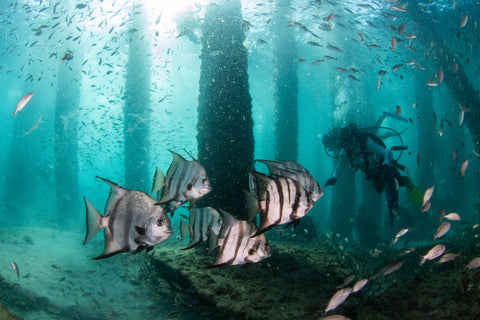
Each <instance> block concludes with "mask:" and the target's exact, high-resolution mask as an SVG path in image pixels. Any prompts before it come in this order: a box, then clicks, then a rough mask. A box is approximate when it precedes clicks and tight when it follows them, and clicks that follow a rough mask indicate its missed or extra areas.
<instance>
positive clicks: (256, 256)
mask: <svg viewBox="0 0 480 320" xmlns="http://www.w3.org/2000/svg"><path fill="white" fill-rule="evenodd" d="M220 213H221V215H222V217H223V224H222V229H221V230H220V236H219V238H218V240H217V245H218V246H219V250H218V254H217V259H216V261H215V262H214V263H213V264H212V265H210V266H209V267H210V268H211V267H219V266H224V265H239V264H245V263H256V262H259V261H262V260H263V259H265V258H268V257H270V254H271V253H270V245H269V244H268V240H267V238H266V237H265V235H264V234H260V235H258V236H256V237H255V238H252V235H254V234H255V232H256V231H257V227H256V226H255V225H254V224H253V223H251V222H248V221H244V220H238V219H236V218H235V217H233V216H232V215H231V214H229V213H227V212H225V211H224V210H220Z"/></svg>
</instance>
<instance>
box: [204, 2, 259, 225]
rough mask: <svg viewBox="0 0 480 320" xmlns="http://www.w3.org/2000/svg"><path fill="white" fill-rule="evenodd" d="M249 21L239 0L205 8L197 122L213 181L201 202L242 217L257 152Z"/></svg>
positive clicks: (206, 165) (206, 166)
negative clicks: (249, 70) (247, 45)
mask: <svg viewBox="0 0 480 320" xmlns="http://www.w3.org/2000/svg"><path fill="white" fill-rule="evenodd" d="M244 25H245V23H244V22H243V19H242V14H241V4H240V1H238V0H234V1H222V2H217V4H210V5H209V6H208V7H207V9H206V12H205V21H204V24H203V28H202V34H203V36H202V52H201V56H200V58H201V61H202V63H201V71H200V95H199V98H198V123H197V142H198V160H199V161H200V163H201V164H202V165H203V166H204V167H205V169H206V170H207V173H208V175H209V177H210V183H211V185H212V191H211V192H210V193H209V194H208V195H207V196H206V197H204V198H203V199H201V201H200V203H199V205H201V206H206V205H209V206H213V207H216V208H223V209H225V210H227V211H229V212H231V213H232V214H234V215H235V216H237V217H241V218H245V199H244V196H243V191H242V190H248V172H249V171H250V170H251V168H252V164H253V152H254V138H253V120H252V114H251V110H252V104H251V97H250V93H249V86H248V73H247V50H246V48H245V46H244V45H243V41H244V40H245V30H244V28H243V26H244Z"/></svg>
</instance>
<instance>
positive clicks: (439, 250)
mask: <svg viewBox="0 0 480 320" xmlns="http://www.w3.org/2000/svg"><path fill="white" fill-rule="evenodd" d="M445 249H446V248H445V246H444V245H443V244H437V245H436V246H435V247H433V248H432V249H430V251H428V253H427V254H426V255H424V256H423V257H422V260H421V261H420V265H422V264H424V263H425V261H427V260H433V259H436V258H438V257H440V256H441V255H442V254H443V253H444V252H445Z"/></svg>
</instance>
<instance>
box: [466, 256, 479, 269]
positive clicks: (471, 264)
mask: <svg viewBox="0 0 480 320" xmlns="http://www.w3.org/2000/svg"><path fill="white" fill-rule="evenodd" d="M479 267H480V258H474V259H473V260H472V261H470V262H469V263H468V264H467V265H466V266H465V268H467V269H470V270H471V269H477V268H479Z"/></svg>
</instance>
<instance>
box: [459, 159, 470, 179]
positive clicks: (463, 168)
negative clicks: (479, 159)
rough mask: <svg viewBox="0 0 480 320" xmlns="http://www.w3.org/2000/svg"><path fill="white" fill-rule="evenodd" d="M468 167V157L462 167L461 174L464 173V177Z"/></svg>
mask: <svg viewBox="0 0 480 320" xmlns="http://www.w3.org/2000/svg"><path fill="white" fill-rule="evenodd" d="M467 168H468V159H467V160H465V161H463V163H462V166H461V167H460V174H461V175H462V177H464V176H465V173H466V172H467Z"/></svg>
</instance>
